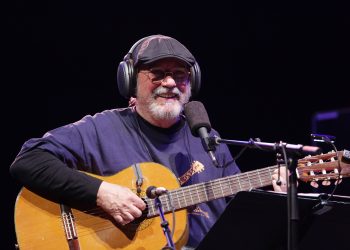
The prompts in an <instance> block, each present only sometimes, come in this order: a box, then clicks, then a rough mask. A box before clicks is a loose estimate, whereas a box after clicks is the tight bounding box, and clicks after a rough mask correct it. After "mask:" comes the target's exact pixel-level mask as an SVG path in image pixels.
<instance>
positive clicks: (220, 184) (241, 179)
mask: <svg viewBox="0 0 350 250" xmlns="http://www.w3.org/2000/svg"><path fill="white" fill-rule="evenodd" d="M275 169H276V166H271V167H267V168H263V169H257V170H253V171H249V172H245V173H241V174H237V175H232V176H227V177H224V178H219V179H216V180H212V181H209V182H204V183H198V184H194V185H190V186H186V187H182V188H179V189H175V190H172V191H169V192H168V194H165V195H162V196H160V197H159V198H160V201H161V204H162V208H163V211H164V213H168V212H171V211H172V210H173V209H174V210H175V211H176V210H180V209H183V208H186V207H190V206H193V205H196V204H199V203H203V202H208V201H211V200H215V199H219V198H223V197H226V196H230V195H233V194H236V193H238V192H240V191H247V190H251V189H254V188H259V187H265V186H268V185H271V175H272V173H273V171H274V170H275ZM145 201H146V203H147V204H148V214H147V217H148V218H150V217H154V216H156V215H158V214H159V211H158V209H157V207H156V205H155V202H154V200H153V199H149V198H146V199H145Z"/></svg>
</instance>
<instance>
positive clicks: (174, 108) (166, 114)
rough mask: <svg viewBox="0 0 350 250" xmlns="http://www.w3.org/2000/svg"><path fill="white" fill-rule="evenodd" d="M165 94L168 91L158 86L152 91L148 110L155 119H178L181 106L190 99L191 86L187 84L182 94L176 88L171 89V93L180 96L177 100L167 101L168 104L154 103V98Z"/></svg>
mask: <svg viewBox="0 0 350 250" xmlns="http://www.w3.org/2000/svg"><path fill="white" fill-rule="evenodd" d="M166 92H169V90H168V89H166V88H164V87H162V86H160V87H158V88H157V89H156V90H155V91H154V93H153V95H152V98H150V100H149V101H148V109H149V111H150V112H151V114H152V116H153V117H154V118H156V119H162V120H171V119H175V118H177V117H179V116H180V114H181V112H182V110H183V105H184V104H185V103H187V102H188V100H189V99H190V97H191V86H190V84H188V85H187V86H186V90H185V92H184V93H181V92H180V90H179V89H178V88H174V89H172V91H171V92H172V93H175V94H178V95H179V96H180V99H179V100H175V101H174V100H169V102H167V101H166V102H165V103H162V104H160V103H158V102H157V101H155V99H154V97H155V96H156V95H157V94H160V93H166Z"/></svg>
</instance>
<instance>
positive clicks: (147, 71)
mask: <svg viewBox="0 0 350 250" xmlns="http://www.w3.org/2000/svg"><path fill="white" fill-rule="evenodd" d="M179 69H181V70H183V72H184V73H186V74H187V78H186V79H185V80H181V82H178V81H176V77H174V71H176V70H179ZM152 70H153V71H154V70H161V71H162V72H163V76H162V78H161V79H158V80H155V79H154V77H153V78H152V77H151V76H150V74H153V73H152ZM139 73H143V74H144V75H146V76H147V77H148V78H149V79H150V80H151V82H152V83H153V84H161V83H162V82H163V81H164V79H166V78H167V77H168V76H170V77H171V78H173V79H174V81H175V83H176V85H180V84H187V83H188V82H189V80H190V75H191V72H190V71H189V70H188V69H186V68H184V67H177V68H174V69H173V70H172V71H169V70H164V69H163V68H157V67H154V68H150V69H140V70H139Z"/></svg>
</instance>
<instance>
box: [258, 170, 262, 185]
mask: <svg viewBox="0 0 350 250" xmlns="http://www.w3.org/2000/svg"><path fill="white" fill-rule="evenodd" d="M257 173H258V177H259V180H260V184H261V185H262V181H261V178H260V172H259V169H258V170H257Z"/></svg>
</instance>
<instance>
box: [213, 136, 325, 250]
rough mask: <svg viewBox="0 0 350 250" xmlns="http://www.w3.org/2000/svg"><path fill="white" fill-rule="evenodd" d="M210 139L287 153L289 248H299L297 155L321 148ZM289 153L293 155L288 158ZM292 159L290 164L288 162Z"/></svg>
mask: <svg viewBox="0 0 350 250" xmlns="http://www.w3.org/2000/svg"><path fill="white" fill-rule="evenodd" d="M209 141H210V143H211V144H212V145H219V144H220V143H225V144H232V145H237V146H246V147H249V148H256V149H261V150H267V151H275V152H276V151H277V152H280V151H281V150H282V151H283V153H284V155H285V160H287V162H285V164H286V166H287V167H288V169H289V171H290V175H289V177H288V178H287V180H286V181H287V208H288V250H297V249H298V224H299V208H298V191H297V179H296V172H295V170H296V167H297V165H298V159H297V157H296V156H297V155H302V154H304V155H308V154H309V155H316V154H320V153H321V149H320V148H319V147H315V146H304V145H301V144H287V143H283V142H280V143H268V142H260V141H254V140H253V139H250V140H249V141H237V140H227V139H221V138H219V137H216V136H215V137H211V138H209ZM287 153H290V155H291V156H292V157H291V158H290V159H287ZM288 161H290V164H288Z"/></svg>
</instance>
